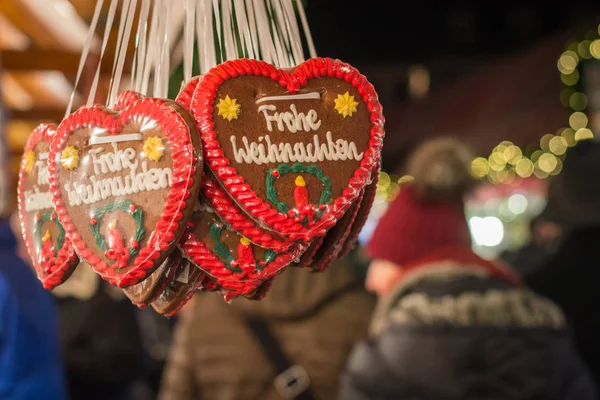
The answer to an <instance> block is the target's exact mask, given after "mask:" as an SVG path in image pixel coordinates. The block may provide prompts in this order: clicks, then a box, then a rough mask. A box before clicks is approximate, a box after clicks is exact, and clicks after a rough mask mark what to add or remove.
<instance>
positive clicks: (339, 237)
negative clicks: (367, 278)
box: [310, 190, 364, 272]
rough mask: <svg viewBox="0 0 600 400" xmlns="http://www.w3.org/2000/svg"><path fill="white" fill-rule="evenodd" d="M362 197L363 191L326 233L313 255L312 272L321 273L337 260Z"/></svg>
mask: <svg viewBox="0 0 600 400" xmlns="http://www.w3.org/2000/svg"><path fill="white" fill-rule="evenodd" d="M363 197H364V190H363V192H362V193H361V194H360V196H359V198H358V199H357V200H356V201H355V202H354V203H353V204H352V207H350V209H349V210H348V212H347V213H346V214H344V216H343V217H342V219H340V220H339V222H338V223H337V224H336V225H335V226H334V227H333V228H331V229H330V230H329V231H327V234H326V235H325V237H324V239H323V244H322V245H321V247H320V248H319V249H318V250H317V252H316V253H315V255H314V260H313V263H312V264H311V265H310V268H311V269H313V270H314V271H319V272H323V271H325V270H327V268H329V265H331V263H332V262H333V261H334V260H335V259H336V258H338V256H339V254H340V252H341V250H342V246H343V245H344V243H345V242H346V239H347V238H348V236H349V234H350V229H351V227H352V225H353V224H354V221H355V220H356V216H357V214H358V212H359V210H360V204H361V203H362V199H363Z"/></svg>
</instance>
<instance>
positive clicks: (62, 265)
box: [17, 124, 79, 289]
mask: <svg viewBox="0 0 600 400" xmlns="http://www.w3.org/2000/svg"><path fill="white" fill-rule="evenodd" d="M55 135H56V126H55V125H52V124H41V125H39V126H38V127H36V128H35V129H34V130H33V132H32V133H31V135H30V136H29V139H28V140H27V144H26V145H25V151H24V153H23V157H22V160H21V168H20V171H19V186H18V188H17V193H18V201H19V218H20V221H21V229H22V232H23V238H24V240H25V243H26V246H27V251H28V253H29V256H30V257H31V262H32V263H33V267H34V269H35V271H36V274H37V276H38V278H39V279H40V281H41V282H42V284H43V285H44V287H45V288H46V289H53V288H55V287H56V286H58V285H60V284H61V283H63V282H64V281H65V280H66V279H67V278H68V277H69V276H70V275H71V273H72V272H73V271H74V270H75V268H76V267H77V265H78V264H79V259H78V258H77V255H76V254H75V250H74V249H73V247H72V246H71V242H69V241H68V240H67V239H66V235H65V229H64V228H63V225H62V224H61V223H60V222H59V220H58V218H57V214H56V212H55V211H54V204H53V203H52V193H51V192H50V186H49V182H48V160H49V158H48V154H49V151H50V143H51V141H52V139H53V137H54V136H55Z"/></svg>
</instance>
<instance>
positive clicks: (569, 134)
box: [560, 128, 577, 147]
mask: <svg viewBox="0 0 600 400" xmlns="http://www.w3.org/2000/svg"><path fill="white" fill-rule="evenodd" d="M560 136H562V137H563V138H565V140H566V141H567V145H568V146H569V147H571V146H575V143H577V141H576V140H575V131H574V130H573V129H571V128H565V129H563V131H562V132H561V134H560Z"/></svg>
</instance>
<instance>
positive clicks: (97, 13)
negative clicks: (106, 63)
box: [65, 0, 104, 118]
mask: <svg viewBox="0 0 600 400" xmlns="http://www.w3.org/2000/svg"><path fill="white" fill-rule="evenodd" d="M103 5H104V0H98V1H97V2H96V8H95V9H94V15H93V17H92V21H91V22H90V28H89V31H88V35H87V38H86V39H85V43H84V45H83V50H82V52H81V58H80V59H79V66H78V67H77V77H76V78H75V84H74V85H73V93H71V97H70V98H69V104H67V110H66V111H65V118H67V116H68V115H69V114H71V110H72V109H73V101H74V100H75V94H76V93H77V87H78V86H79V81H80V80H81V75H82V74H83V68H84V67H85V63H86V62H87V58H88V54H89V52H90V47H92V41H93V40H94V33H95V32H96V26H98V20H99V19H100V12H101V11H102V6H103Z"/></svg>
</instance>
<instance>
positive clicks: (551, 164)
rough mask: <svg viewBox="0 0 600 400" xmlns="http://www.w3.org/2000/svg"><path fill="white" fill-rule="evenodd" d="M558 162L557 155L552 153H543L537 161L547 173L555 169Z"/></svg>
mask: <svg viewBox="0 0 600 400" xmlns="http://www.w3.org/2000/svg"><path fill="white" fill-rule="evenodd" d="M557 163H558V162H557V161H556V156H555V155H554V154H552V153H544V154H542V155H541V156H540V159H539V160H538V162H537V164H538V166H539V168H540V169H541V170H542V171H544V172H547V173H550V172H552V171H554V168H556V164H557Z"/></svg>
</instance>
